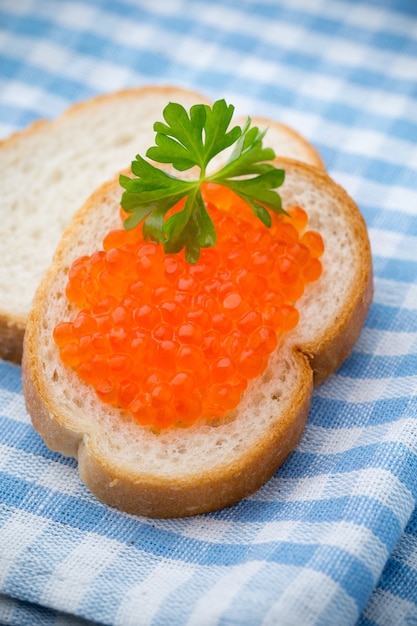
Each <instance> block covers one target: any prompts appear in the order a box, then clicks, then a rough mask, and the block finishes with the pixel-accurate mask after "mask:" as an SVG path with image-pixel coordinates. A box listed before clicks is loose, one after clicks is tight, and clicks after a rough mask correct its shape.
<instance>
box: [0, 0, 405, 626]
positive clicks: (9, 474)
mask: <svg viewBox="0 0 417 626" xmlns="http://www.w3.org/2000/svg"><path fill="white" fill-rule="evenodd" d="M149 83H172V84H178V85H181V86H185V87H189V88H192V89H195V90H197V91H201V92H204V93H206V94H207V96H209V97H211V98H212V99H217V98H219V97H225V98H226V99H227V100H228V101H229V102H232V103H234V104H235V105H236V108H237V111H238V112H239V113H242V114H254V115H265V116H267V117H271V118H275V119H278V120H281V121H283V122H286V123H288V124H290V125H292V126H294V127H295V128H296V129H298V130H299V131H300V132H301V133H302V134H304V135H305V136H306V137H307V138H308V139H309V140H310V141H311V142H312V143H314V144H315V145H316V146H317V148H318V149H319V150H320V152H321V154H322V156H323V158H324V160H325V162H326V165H327V167H328V171H329V173H330V174H331V175H332V176H333V178H335V180H337V181H338V182H340V183H341V184H342V185H343V186H344V187H345V188H346V189H347V190H348V192H349V193H350V194H351V195H352V196H353V197H354V198H355V200H356V201H357V203H358V204H359V206H360V207H361V210H362V212H363V214H364V216H365V219H366V221H367V224H368V226H369V232H370V237H371V241H372V248H373V256H374V265H375V298H374V302H373V305H372V308H371V310H370V313H369V316H368V319H367V321H366V325H365V328H364V330H363V333H362V336H361V338H360V340H359V342H358V344H357V346H356V347H355V350H354V352H353V354H352V355H351V357H350V358H349V359H348V361H347V362H346V363H345V364H344V365H343V366H342V367H341V369H340V370H339V371H338V372H337V373H336V374H335V375H334V376H333V377H332V378H331V379H330V380H328V381H327V382H326V383H324V384H323V385H322V386H321V387H319V388H318V389H316V391H315V395H314V400H313V406H312V411H311V415H310V418H309V421H308V425H307V428H306V431H305V435H304V437H303V439H302V441H301V443H300V445H299V446H298V448H297V449H296V451H295V452H294V453H293V454H292V456H291V457H290V459H289V460H288V461H287V463H286V464H285V465H284V466H283V467H282V468H281V469H280V470H279V471H278V472H277V474H276V476H275V477H274V478H273V479H272V480H271V481H270V482H269V483H268V484H267V485H265V486H264V487H263V488H262V489H261V490H260V491H259V492H258V493H256V494H254V495H253V496H252V497H250V498H248V499H246V500H244V501H242V502H241V503H239V504H237V505H236V506H234V507H231V508H229V509H227V510H223V511H219V512H217V513H213V514H210V515H205V516H199V517H195V518H190V519H182V520H164V521H161V520H159V521H158V520H151V519H144V518H135V517H133V516H129V515H125V514H123V513H120V512H118V511H116V510H113V509H111V508H109V507H106V506H104V505H102V504H100V503H99V502H97V501H96V500H95V498H94V497H93V496H92V495H91V494H90V493H89V492H88V491H87V489H86V488H85V487H84V486H83V484H82V483H81V481H80V479H79V477H78V473H77V468H76V463H75V461H73V460H70V459H66V458H64V457H62V456H60V455H58V454H54V453H52V452H50V451H49V450H48V449H47V448H46V447H45V445H44V444H43V442H42V441H41V439H40V438H39V437H38V436H37V435H36V434H35V432H34V431H33V429H32V427H31V425H30V421H29V419H28V416H27V414H26V412H25V407H24V400H23V396H22V392H21V373H20V368H19V367H17V366H15V365H11V364H9V363H6V362H0V623H2V624H8V625H19V626H20V625H23V626H24V625H30V626H36V625H38V624H39V625H44V624H46V625H48V626H49V625H51V626H52V625H54V626H64V625H65V626H67V625H74V626H75V625H77V626H82V625H83V624H84V625H87V624H89V623H90V622H94V623H99V624H105V625H108V626H142V625H143V626H144V625H149V626H159V625H166V624H170V625H187V626H212V625H220V624H221V625H231V624H234V625H236V624H243V625H248V626H253V625H261V624H262V625H263V626H273V625H284V626H288V625H294V626H312V625H319V626H321V625H329V626H333V625H334V624H337V625H338V626H343V625H352V624H359V625H360V626H392V625H394V626H397V625H402V626H411V625H416V624H417V509H416V499H417V397H416V396H417V252H416V250H417V4H416V2H415V0H313V1H311V0H291V1H290V0H240V1H239V2H237V1H234V0H164V1H163V2H162V0H161V2H155V1H151V0H62V1H61V0H19V1H16V0H0V136H1V137H6V136H7V135H8V134H9V133H11V132H12V131H14V130H17V129H20V128H23V127H25V126H26V125H27V124H28V123H30V122H32V121H33V120H35V119H38V118H40V117H47V118H51V117H55V116H56V115H58V114H59V113H60V112H61V111H62V110H63V109H64V108H66V107H67V106H68V105H70V104H72V103H73V102H76V101H78V100H83V99H86V98H88V97H90V96H92V95H95V94H98V93H103V92H109V91H113V90H116V89H120V88H124V87H130V86H137V85H142V84H149ZM127 122H128V121H127ZM0 181H1V172H0ZM0 185H1V182H0ZM22 188H23V185H22ZM0 191H1V189H0ZM0 217H1V216H0ZM0 228H1V226H0ZM0 262H1V261H0Z"/></svg>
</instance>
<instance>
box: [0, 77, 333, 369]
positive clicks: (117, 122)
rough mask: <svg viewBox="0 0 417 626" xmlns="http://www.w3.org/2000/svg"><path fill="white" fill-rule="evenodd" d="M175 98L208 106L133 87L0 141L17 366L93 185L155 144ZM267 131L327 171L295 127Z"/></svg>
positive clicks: (6, 276) (174, 92)
mask: <svg viewBox="0 0 417 626" xmlns="http://www.w3.org/2000/svg"><path fill="white" fill-rule="evenodd" d="M170 100H172V101H174V102H179V103H181V104H183V105H184V106H185V107H186V108H187V109H189V108H190V106H192V105H193V104H196V103H198V102H205V103H208V102H209V101H208V100H207V99H206V98H205V97H204V96H202V95H200V94H198V93H195V92H193V91H188V90H184V89H180V88H178V87H174V86H147V87H143V88H138V89H130V90H125V91H120V92H117V93H113V94H109V95H103V96H99V97H96V98H93V99H91V100H89V101H87V102H83V103H79V104H76V105H74V106H72V107H70V108H69V109H68V110H67V111H66V112H65V113H64V114H63V115H61V116H60V117H59V118H57V119H56V120H54V121H51V122H47V121H38V122H36V123H34V124H32V125H31V126H30V127H29V128H28V129H26V130H24V131H22V132H18V133H15V134H14V135H12V136H11V137H10V138H8V139H6V140H4V141H3V142H0V172H1V179H2V190H1V191H2V193H1V195H0V214H1V216H2V226H1V229H0V258H1V264H0V358H6V359H10V360H12V361H16V362H19V361H20V359H21V354H22V340H23V333H24V330H25V326H26V320H27V316H28V314H29V310H30V307H31V303H32V299H33V295H34V293H35V289H36V287H37V286H38V284H39V282H40V279H41V277H42V275H43V274H44V272H45V271H46V269H47V268H48V266H49V265H50V263H51V261H52V256H53V253H54V250H55V248H56V246H57V244H58V242H59V239H60V237H61V235H62V232H63V231H64V229H65V227H66V226H67V225H68V224H69V222H70V220H71V218H72V216H73V215H74V213H75V212H76V210H78V209H79V207H80V206H81V205H82V204H83V203H84V202H85V200H86V199H87V198H88V197H89V195H90V194H91V193H92V192H93V191H94V189H96V187H98V186H99V185H100V184H102V183H104V182H105V181H106V180H108V179H109V178H111V177H112V176H114V175H115V174H116V173H117V172H118V171H119V170H122V169H124V168H126V167H128V166H129V165H130V163H131V161H132V159H133V158H134V156H135V155H136V154H138V153H140V154H142V155H144V153H145V152H146V150H147V149H148V148H149V147H150V146H151V145H153V144H154V138H155V134H154V131H153V123H154V122H155V121H157V120H162V110H163V108H164V107H165V106H166V104H167V103H168V101H170ZM274 128H275V130H274ZM270 132H271V133H272V132H274V136H273V141H274V146H275V147H276V151H277V153H278V154H280V155H283V156H289V157H291V158H299V159H301V160H305V161H306V162H308V163H311V164H313V165H316V166H317V167H322V166H323V164H322V161H321V159H320V157H319V155H318V154H317V152H316V151H315V150H314V148H312V147H311V146H309V144H308V143H307V142H306V141H305V140H304V139H303V138H302V137H301V136H299V135H298V134H297V133H295V132H294V131H293V130H292V129H290V128H288V127H286V126H284V125H281V124H277V125H275V124H274V123H271V131H270Z"/></svg>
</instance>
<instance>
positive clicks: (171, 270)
mask: <svg viewBox="0 0 417 626" xmlns="http://www.w3.org/2000/svg"><path fill="white" fill-rule="evenodd" d="M203 193H204V199H205V202H206V204H207V207H208V210H209V213H210V216H211V217H212V219H213V222H214V225H215V228H216V233H217V243H216V245H215V246H214V247H211V248H203V249H202V250H201V254H200V258H199V261H198V262H197V263H196V264H189V263H187V262H186V260H185V257H184V254H183V252H181V253H178V254H165V253H164V251H163V247H162V245H159V244H156V243H153V242H151V241H145V240H144V238H143V234H142V228H136V229H134V230H131V231H126V230H124V229H123V228H120V229H119V230H113V231H111V232H109V233H108V235H107V236H106V237H105V238H104V240H103V250H99V251H97V252H94V254H92V255H91V256H84V257H81V258H79V259H77V260H76V261H75V262H74V263H73V265H72V267H71V268H70V271H69V277H68V284H67V288H66V295H67V297H68V299H69V300H70V301H71V302H72V303H74V304H75V305H76V306H77V307H78V308H79V312H78V314H77V315H76V317H75V319H74V320H73V321H71V322H70V321H64V322H61V323H59V324H58V325H57V326H56V327H55V329H54V340H55V342H56V344H57V345H58V346H59V349H60V356H61V359H62V361H63V363H64V364H65V365H67V366H69V367H71V368H74V369H75V370H76V372H77V374H78V376H79V378H81V379H82V380H83V381H85V382H86V383H88V384H90V385H93V386H94V388H95V391H96V394H97V396H98V397H99V398H100V400H102V401H103V402H105V403H108V404H110V405H113V406H116V407H119V408H121V409H124V410H126V411H128V412H130V413H131V414H132V415H133V416H134V417H135V418H136V419H137V421H138V422H139V423H140V424H142V425H148V426H151V427H152V428H154V429H161V428H165V427H168V426H171V425H179V426H187V425H190V424H192V423H193V422H195V421H196V420H197V419H200V418H207V419H213V418H219V417H220V416H222V415H224V414H225V413H227V412H229V411H231V410H232V409H234V408H236V407H237V405H238V404H239V401H240V398H241V395H242V393H243V392H244V390H245V389H246V387H247V385H248V381H249V380H250V379H252V378H255V377H256V376H259V375H260V374H261V373H262V371H263V370H264V369H265V368H266V364H267V360H268V357H269V355H270V354H271V352H272V351H273V350H274V349H275V348H276V346H277V342H278V340H279V337H280V335H282V333H284V332H286V331H289V330H291V329H293V328H294V327H295V326H296V325H297V323H298V318H299V314H298V311H297V309H296V308H295V307H294V303H295V302H296V301H297V300H298V299H299V298H300V296H301V295H302V294H303V292H304V287H305V284H306V283H309V282H312V281H315V280H317V279H318V278H319V276H320V274H321V271H322V265H321V261H320V256H321V255H322V253H323V249H324V246H323V241H322V238H321V236H320V234H318V233H317V232H314V231H309V230H306V226H307V214H306V212H305V211H304V210H303V209H302V208H300V207H298V206H294V207H292V208H290V209H289V210H288V213H289V214H290V217H287V216H283V215H279V216H277V215H273V216H272V219H273V224H272V227H271V228H267V227H266V226H264V225H263V224H262V222H261V221H260V220H259V219H258V218H257V217H255V216H254V215H253V214H252V212H251V210H250V209H249V207H248V206H247V205H246V204H245V203H244V202H243V201H242V200H241V199H240V198H239V197H237V196H236V195H235V194H234V193H233V192H231V191H229V190H228V189H224V188H219V187H218V186H215V185H210V184H208V185H206V186H205V187H204V189H203Z"/></svg>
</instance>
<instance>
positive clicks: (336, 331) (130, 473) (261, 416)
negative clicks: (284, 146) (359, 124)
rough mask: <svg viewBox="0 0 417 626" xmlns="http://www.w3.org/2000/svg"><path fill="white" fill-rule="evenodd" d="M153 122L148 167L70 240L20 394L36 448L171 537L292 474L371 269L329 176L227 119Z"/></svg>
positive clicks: (77, 222) (57, 260) (353, 209)
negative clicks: (163, 521)
mask: <svg viewBox="0 0 417 626" xmlns="http://www.w3.org/2000/svg"><path fill="white" fill-rule="evenodd" d="M163 115H164V122H157V123H156V124H155V125H154V130H155V131H156V145H155V146H153V147H151V148H150V149H149V150H148V152H147V155H146V156H147V157H148V159H149V160H147V159H145V158H143V157H142V156H140V155H137V156H136V159H135V160H134V161H133V163H132V168H131V171H127V172H123V173H121V174H120V175H118V176H117V177H116V178H114V179H112V180H110V181H109V182H106V183H105V184H103V185H102V186H100V187H99V188H98V189H97V190H96V191H95V192H94V193H93V194H92V195H91V196H90V197H89V199H88V200H87V201H86V202H85V204H84V205H83V206H82V208H81V209H80V210H79V211H78V212H77V214H76V215H75V217H74V219H73V220H72V221H71V223H70V225H69V227H68V228H67V230H66V232H65V233H64V235H63V237H62V239H61V241H60V243H59V246H58V248H57V250H56V253H55V256H54V260H53V263H52V265H51V266H50V268H49V270H48V271H47V272H46V274H45V276H44V278H43V280H42V282H41V284H40V287H39V288H38V290H37V292H36V296H35V299H34V303H33V307H32V309H31V312H30V315H29V319H28V323H27V329H26V334H25V341H24V353H23V384H24V393H25V398H26V403H27V408H28V411H29V413H30V415H31V418H32V421H33V424H34V427H35V429H36V430H37V431H38V432H39V433H40V434H41V435H42V437H43V438H44V440H45V442H46V443H47V445H48V446H49V447H50V448H51V449H53V450H57V451H60V452H62V453H63V454H65V455H71V456H74V457H76V458H77V459H78V463H79V471H80V475H81V477H82V479H83V480H84V481H85V483H86V484H87V485H88V487H89V488H90V489H91V490H92V491H93V492H94V493H95V494H96V495H97V497H98V498H99V499H100V500H102V501H104V502H106V503H108V504H111V505H114V506H116V507H119V508H120V509H122V510H124V511H127V512H130V513H135V514H142V515H148V516H155V517H173V516H186V515H192V514H197V513H203V512H207V511H213V510H215V509H218V508H220V507H224V506H227V505H230V504H232V503H234V502H236V501H238V500H239V499H241V498H243V497H245V496H247V495H249V494H251V493H253V492H254V491H255V490H256V489H258V488H259V487H260V486H261V485H262V484H263V483H264V482H265V481H267V480H268V479H269V478H270V477H271V476H272V475H273V473H274V472H275V471H276V469H277V468H278V467H279V466H280V465H281V464H282V463H283V461H284V460H285V459H286V458H287V456H288V455H289V454H290V452H291V451H292V450H293V449H294V447H295V446H296V444H297V442H298V441H299V439H300V437H301V434H302V432H303V428H304V425H305V421H306V419H307V416H308V412H309V407H310V402H311V396H312V390H313V385H314V384H317V383H319V382H321V381H323V380H324V379H325V378H326V377H328V376H329V375H330V374H332V372H334V371H335V369H336V368H337V367H339V365H340V364H341V363H342V362H343V360H344V359H345V358H346V357H347V356H348V355H349V354H350V352H351V350H352V347H353V345H354V343H355V341H356V340H357V338H358V336H359V333H360V331H361V328H362V326H363V323H364V320H365V317H366V314H367V311H368V307H369V304H370V301H371V298H372V264H371V253H370V246H369V240H368V235H367V230H366V226H365V223H364V220H363V218H362V216H361V214H360V211H359V209H358V207H357V206H356V204H355V203H354V202H353V200H352V199H351V198H350V197H349V196H348V195H347V193H346V192H345V191H344V190H343V189H342V188H341V187H340V186H338V185H337V184H336V183H335V182H334V181H333V180H332V179H331V178H330V177H329V176H328V175H327V174H326V173H324V171H322V170H320V169H319V168H318V167H315V166H312V165H307V164H303V163H301V162H300V161H297V160H292V159H286V158H282V157H276V156H275V152H274V148H275V145H274V140H273V135H272V139H271V137H269V135H268V132H267V133H266V135H265V133H264V132H260V130H259V128H258V127H257V126H254V125H253V121H252V122H251V120H248V121H247V122H245V123H244V124H242V125H241V126H240V125H234V124H233V122H232V115H233V107H232V106H230V105H227V104H226V103H225V102H224V101H223V100H219V101H217V102H216V103H215V104H214V105H213V106H210V105H208V104H206V103H203V104H196V105H193V106H192V107H191V108H190V110H189V112H188V111H187V110H186V109H185V108H184V107H183V106H182V105H181V104H175V103H173V102H171V103H169V104H168V105H167V106H166V107H165V109H164V112H163ZM270 139H271V141H269V140H270ZM225 150H227V151H228V156H227V160H226V162H224V163H223V164H221V155H222V154H223V151H225ZM213 160H214V161H215V164H216V167H215V168H214V169H213V168H212V169H210V168H209V165H210V163H212V162H213Z"/></svg>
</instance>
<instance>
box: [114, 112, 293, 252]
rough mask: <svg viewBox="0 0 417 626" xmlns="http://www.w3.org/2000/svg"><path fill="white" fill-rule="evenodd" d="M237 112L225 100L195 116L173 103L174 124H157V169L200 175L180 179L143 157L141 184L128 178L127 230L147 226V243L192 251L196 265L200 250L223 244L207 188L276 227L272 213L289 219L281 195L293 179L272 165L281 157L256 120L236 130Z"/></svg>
mask: <svg viewBox="0 0 417 626" xmlns="http://www.w3.org/2000/svg"><path fill="white" fill-rule="evenodd" d="M233 112H234V107H233V105H227V104H226V102H225V100H218V101H217V102H215V103H214V105H213V106H212V107H210V106H208V105H206V104H196V105H194V106H192V107H191V109H190V112H189V114H188V113H187V111H186V110H185V109H184V107H183V106H182V105H181V104H177V103H174V102H170V103H169V104H168V105H167V106H166V107H165V109H164V111H163V116H164V119H165V122H166V123H163V122H156V123H155V124H154V130H155V132H156V138H155V143H156V146H153V147H151V148H149V150H148V151H147V152H146V156H147V157H148V159H151V160H152V161H154V162H156V163H165V164H171V165H172V166H173V168H174V169H175V170H177V171H178V172H184V171H186V170H190V169H193V170H194V169H195V168H198V169H199V176H198V178H193V179H192V178H189V179H184V178H177V177H176V176H174V175H172V174H170V173H167V172H166V171H164V170H162V169H159V168H158V167H156V166H155V165H153V164H152V163H151V162H150V161H147V160H146V159H144V158H143V157H141V156H140V155H137V156H136V159H135V161H133V163H132V173H133V174H134V175H135V176H136V178H130V177H128V176H124V175H121V176H120V184H121V186H122V187H123V188H124V189H125V191H124V192H123V195H122V200H121V205H122V207H123V209H124V210H125V211H126V212H127V213H130V215H129V217H127V218H126V220H125V222H124V226H125V228H126V229H128V230H129V229H132V228H135V227H136V226H138V225H139V224H140V223H141V222H143V232H144V236H145V238H146V239H152V240H153V241H157V242H161V243H162V244H163V246H164V250H165V252H171V253H172V252H179V251H180V250H182V249H183V248H185V257H186V259H187V261H188V262H189V263H196V262H197V261H198V258H199V255H200V249H201V248H206V247H210V246H214V245H215V243H216V232H215V228H214V224H213V222H212V220H211V218H210V215H209V213H208V211H207V208H206V205H205V203H204V200H203V197H202V195H201V185H202V183H204V182H212V183H217V184H219V185H224V186H226V187H229V188H230V189H232V190H233V191H234V192H235V193H236V194H238V195H239V196H240V197H241V198H243V199H244V200H245V201H246V202H247V204H248V205H249V206H250V207H251V209H252V211H253V212H254V214H255V215H257V217H259V219H260V220H261V221H262V222H263V223H264V224H265V225H266V226H268V227H269V226H270V225H271V215H270V212H269V211H273V212H274V213H284V211H283V209H282V206H281V198H280V196H279V194H278V193H277V192H276V191H275V189H276V188H277V187H279V186H280V185H281V184H282V183H283V181H284V175H285V173H284V171H283V170H281V169H277V168H276V167H275V166H274V165H273V164H272V163H270V161H272V160H273V159H274V157H275V153H274V151H273V150H272V149H271V148H265V147H263V145H262V142H263V138H264V135H265V132H266V131H263V132H260V131H259V129H258V128H257V127H256V126H251V120H250V118H248V120H247V122H246V123H245V124H244V126H243V127H240V126H234V127H233V128H231V129H230V130H229V125H230V122H231V119H232V116H233ZM231 146H233V150H232V153H231V155H230V157H229V159H228V160H227V162H226V163H225V165H224V166H223V167H221V168H220V169H219V170H218V171H217V172H215V173H213V174H207V166H208V164H209V163H210V161H211V160H212V159H213V158H214V157H215V156H217V155H218V154H220V153H221V152H223V150H225V149H226V148H229V147H231ZM183 198H185V204H184V207H183V209H181V210H180V211H178V212H176V213H174V214H172V215H170V216H169V217H168V218H167V219H165V216H166V213H167V212H168V211H169V209H170V208H171V207H173V206H174V205H175V204H176V203H177V202H179V201H180V200H182V199H183Z"/></svg>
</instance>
